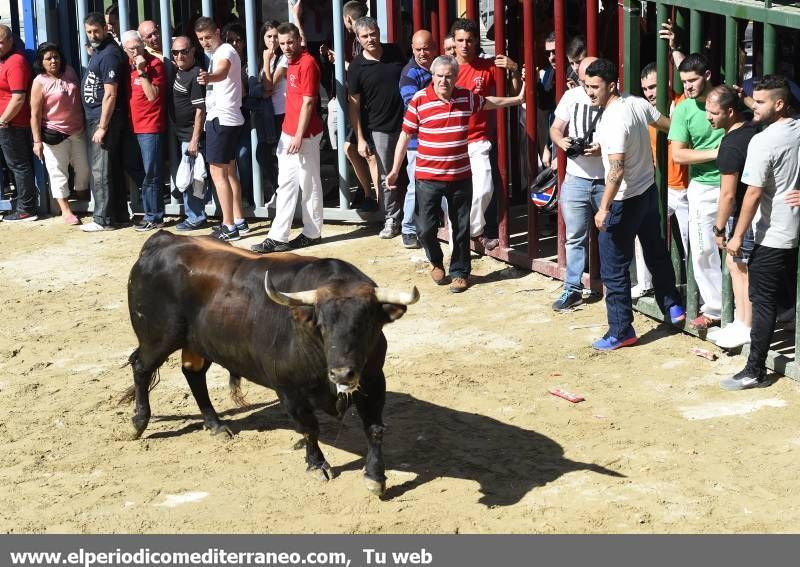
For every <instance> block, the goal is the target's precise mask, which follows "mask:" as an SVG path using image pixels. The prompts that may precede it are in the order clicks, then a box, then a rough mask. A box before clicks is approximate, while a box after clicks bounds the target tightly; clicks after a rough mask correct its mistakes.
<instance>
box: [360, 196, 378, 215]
mask: <svg viewBox="0 0 800 567" xmlns="http://www.w3.org/2000/svg"><path fill="white" fill-rule="evenodd" d="M380 209H381V208H380V207H379V206H378V201H376V200H375V199H373V198H372V197H367V198H366V199H364V201H363V202H362V203H361V206H359V207H358V209H356V210H357V211H358V212H359V213H374V212H376V211H379V210H380Z"/></svg>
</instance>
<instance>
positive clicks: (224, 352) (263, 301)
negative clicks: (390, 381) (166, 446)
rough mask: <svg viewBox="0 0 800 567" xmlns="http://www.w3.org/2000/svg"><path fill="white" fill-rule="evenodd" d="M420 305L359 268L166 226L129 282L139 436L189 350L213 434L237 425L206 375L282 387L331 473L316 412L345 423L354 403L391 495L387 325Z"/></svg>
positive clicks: (308, 442) (380, 485) (376, 470)
mask: <svg viewBox="0 0 800 567" xmlns="http://www.w3.org/2000/svg"><path fill="white" fill-rule="evenodd" d="M418 299H419V293H418V292H417V289H416V288H414V289H413V290H412V291H411V292H398V291H392V290H387V289H383V288H379V287H377V286H376V285H375V283H374V282H373V281H372V280H370V279H369V278H368V277H367V276H366V275H364V274H363V273H362V272H361V271H359V270H358V269H357V268H356V267H354V266H353V265H352V264H349V263H347V262H344V261H342V260H336V259H331V258H313V257H306V256H297V255H294V254H269V255H266V256H258V255H256V254H253V253H250V252H247V251H244V250H241V249H239V248H234V247H232V246H229V245H227V244H222V243H219V242H217V241H215V240H214V239H212V238H208V237H185V236H176V235H173V234H171V233H168V232H165V231H159V232H158V233H156V234H155V235H153V236H152V237H150V238H149V239H148V240H147V242H145V244H144V246H143V247H142V252H141V254H140V256H139V259H138V260H137V261H136V263H135V264H134V266H133V268H132V269H131V274H130V278H129V280H128V308H129V311H130V317H131V324H132V325H133V330H134V332H135V333H136V337H137V339H138V340H139V347H138V348H137V349H136V350H135V351H134V352H133V354H131V356H130V362H131V364H132V366H133V380H134V385H133V387H131V388H130V390H129V391H128V394H127V395H126V399H129V400H133V399H134V398H135V400H136V413H135V414H134V416H133V426H134V428H135V430H136V432H135V437H136V438H138V437H139V436H141V434H142V432H144V430H145V428H146V427H147V424H148V421H149V420H150V402H149V390H150V389H152V387H153V386H154V385H155V381H156V376H157V374H156V371H157V370H158V369H159V367H160V366H161V365H162V364H163V363H164V362H165V361H166V360H167V358H168V357H169V356H170V355H171V354H172V353H173V352H175V351H177V350H178V349H181V351H182V352H181V356H182V362H183V364H182V366H183V374H184V376H186V380H187V382H188V383H189V387H190V388H191V390H192V394H193V395H194V398H195V400H196V401H197V405H198V406H199V408H200V412H201V413H202V415H203V421H204V425H205V427H206V428H208V429H209V430H211V432H212V433H218V432H225V433H227V434H231V431H230V429H229V428H228V427H227V426H226V425H224V424H223V422H222V421H220V419H219V416H218V415H217V412H216V411H215V410H214V408H213V406H212V405H211V400H210V399H209V396H208V388H207V386H206V372H207V370H208V368H209V366H210V365H211V363H212V362H216V363H217V364H220V365H221V366H223V367H225V368H227V369H228V370H229V371H230V372H231V375H232V382H231V384H232V389H234V390H235V391H238V376H244V377H246V378H247V379H248V380H251V381H253V382H255V383H257V384H261V385H262V386H266V387H268V388H272V389H273V390H275V391H276V392H277V394H278V398H279V399H280V401H281V404H282V405H283V407H284V408H285V409H286V411H287V412H288V414H289V415H290V416H291V417H292V418H293V419H294V420H295V421H296V422H297V424H298V426H299V427H298V429H299V431H300V432H301V433H302V434H303V436H304V438H305V446H306V462H307V463H308V470H309V471H310V472H313V473H315V474H316V476H318V477H319V478H322V479H324V480H327V479H329V478H331V477H332V476H333V475H332V471H331V468H330V465H329V464H328V462H327V461H326V460H325V457H324V456H323V454H322V451H321V450H320V448H319V444H318V441H317V439H318V435H319V422H318V421H317V418H316V417H315V415H314V411H315V410H316V409H320V410H323V411H325V412H327V413H329V414H331V415H335V416H338V417H340V418H341V417H342V416H343V414H344V411H345V410H346V409H347V406H348V405H349V403H350V402H354V403H355V405H356V408H357V409H358V413H359V415H360V416H361V419H362V421H363V425H364V432H365V433H366V436H367V456H366V467H365V480H366V482H367V486H368V487H369V489H370V490H371V491H372V492H375V493H377V494H382V493H383V491H384V490H385V484H386V477H385V474H384V464H383V456H382V452H381V443H382V440H383V430H384V426H383V421H382V417H381V416H382V411H383V405H384V399H385V394H386V381H385V378H384V374H383V363H384V359H385V356H386V338H385V337H384V334H383V326H384V325H385V324H387V323H391V322H392V321H395V320H397V319H399V318H400V317H402V316H403V314H404V313H405V312H406V308H407V306H408V305H410V304H412V303H414V302H416V301H417V300H418Z"/></svg>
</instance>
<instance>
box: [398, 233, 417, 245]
mask: <svg viewBox="0 0 800 567" xmlns="http://www.w3.org/2000/svg"><path fill="white" fill-rule="evenodd" d="M401 236H402V238H403V248H420V244H419V238H417V235H416V234H403V235H401Z"/></svg>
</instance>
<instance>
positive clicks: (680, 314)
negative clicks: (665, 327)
mask: <svg viewBox="0 0 800 567" xmlns="http://www.w3.org/2000/svg"><path fill="white" fill-rule="evenodd" d="M668 313H669V321H670V323H672V324H673V325H677V324H678V323H682V322H683V321H685V320H686V309H684V308H683V305H673V306H672V307H670V308H669V312H668Z"/></svg>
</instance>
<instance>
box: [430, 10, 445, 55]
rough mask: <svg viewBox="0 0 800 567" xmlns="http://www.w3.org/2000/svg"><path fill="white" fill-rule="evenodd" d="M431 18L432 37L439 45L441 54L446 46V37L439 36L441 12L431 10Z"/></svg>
mask: <svg viewBox="0 0 800 567" xmlns="http://www.w3.org/2000/svg"><path fill="white" fill-rule="evenodd" d="M429 16H430V17H429V20H430V22H431V35H432V36H433V39H434V40H435V41H436V42H437V43H438V44H439V52H440V53H441V52H442V51H443V46H444V37H442V36H440V35H439V12H437V11H436V10H431V11H430V14H429Z"/></svg>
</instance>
